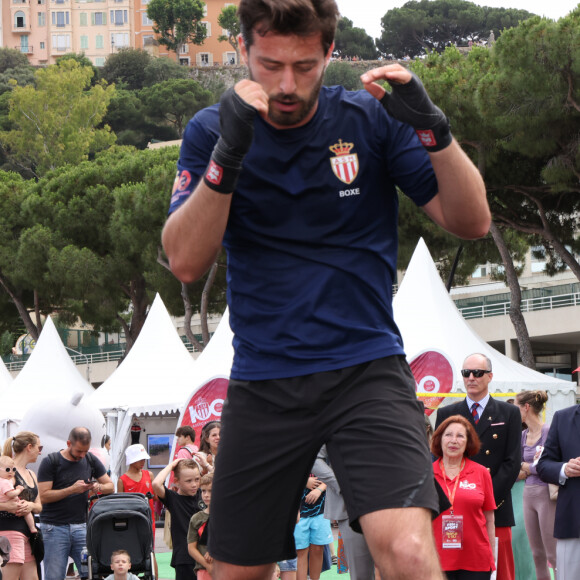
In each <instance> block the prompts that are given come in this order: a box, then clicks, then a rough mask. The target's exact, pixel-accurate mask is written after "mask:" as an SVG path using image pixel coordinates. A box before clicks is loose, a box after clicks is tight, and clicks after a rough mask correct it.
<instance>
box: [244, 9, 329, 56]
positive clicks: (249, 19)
mask: <svg viewBox="0 0 580 580" xmlns="http://www.w3.org/2000/svg"><path fill="white" fill-rule="evenodd" d="M339 16H340V15H339V12H338V7H337V5H336V2H335V0H241V2H240V5H239V6H238V17H239V19H240V30H241V32H242V36H243V38H244V44H245V45H246V47H247V48H249V47H250V46H251V45H252V43H253V40H254V39H253V34H254V32H256V33H258V34H259V35H260V36H264V35H265V34H267V33H268V32H275V33H277V34H282V35H285V34H295V35H296V36H311V35H312V34H316V33H317V32H320V33H321V34H322V48H323V50H324V54H326V53H327V52H328V49H329V48H330V47H331V45H332V43H333V42H334V34H335V32H336V25H337V22H338V18H339Z"/></svg>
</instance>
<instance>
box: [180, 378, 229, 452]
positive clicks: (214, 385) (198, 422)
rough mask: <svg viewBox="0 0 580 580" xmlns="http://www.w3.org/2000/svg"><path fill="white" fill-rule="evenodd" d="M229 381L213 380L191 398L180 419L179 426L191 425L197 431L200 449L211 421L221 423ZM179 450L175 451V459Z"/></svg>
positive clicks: (197, 441) (196, 441)
mask: <svg viewBox="0 0 580 580" xmlns="http://www.w3.org/2000/svg"><path fill="white" fill-rule="evenodd" d="M228 383H229V379H227V378H218V379H212V380H211V381H208V382H207V383H205V384H204V385H203V386H202V387H201V388H200V389H198V390H197V391H196V392H195V393H194V394H193V395H192V397H191V399H190V400H189V402H188V403H187V405H186V406H185V408H184V409H183V411H182V413H181V417H179V421H178V424H177V426H178V427H182V426H184V425H191V426H192V427H193V430H194V431H195V444H196V445H197V446H198V447H199V443H200V440H201V430H202V428H203V426H204V425H205V424H206V423H209V422H210V421H220V420H221V416H222V407H223V404H224V400H225V398H226V393H227V390H228ZM177 451H178V449H174V450H173V458H175V456H176V455H177Z"/></svg>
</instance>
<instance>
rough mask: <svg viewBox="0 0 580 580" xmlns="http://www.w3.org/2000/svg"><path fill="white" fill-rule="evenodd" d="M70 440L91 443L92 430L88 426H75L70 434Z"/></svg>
mask: <svg viewBox="0 0 580 580" xmlns="http://www.w3.org/2000/svg"><path fill="white" fill-rule="evenodd" d="M68 440H69V441H70V442H71V443H80V444H81V445H90V444H91V432H90V431H89V430H88V429H87V428H86V427H73V429H72V430H71V432H70V433H69V434H68Z"/></svg>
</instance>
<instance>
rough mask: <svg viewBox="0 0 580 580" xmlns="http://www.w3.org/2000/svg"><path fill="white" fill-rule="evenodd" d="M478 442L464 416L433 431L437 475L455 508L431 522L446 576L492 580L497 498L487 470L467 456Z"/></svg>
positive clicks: (432, 442)
mask: <svg viewBox="0 0 580 580" xmlns="http://www.w3.org/2000/svg"><path fill="white" fill-rule="evenodd" d="M479 447H480V442H479V438H478V437H477V433H476V432H475V429H474V428H473V427H472V425H471V424H470V423H469V421H467V419H465V418H464V417H462V416H460V415H453V416H452V417H449V418H448V419H446V420H445V421H443V423H441V425H439V427H438V428H437V430H436V431H435V433H434V434H433V439H432V440H431V452H432V453H433V455H435V456H436V457H437V458H438V459H437V460H436V461H435V463H434V464H433V471H434V473H435V478H436V479H437V481H438V482H439V484H440V485H441V487H442V488H443V490H444V491H445V492H446V494H447V497H448V498H449V502H450V503H451V508H449V509H448V510H446V511H444V512H443V513H441V514H440V515H439V517H438V518H436V519H435V520H433V533H434V535H435V545H436V546H437V551H438V552H439V558H440V560H441V567H442V569H443V570H444V571H445V573H446V574H447V578H448V580H489V578H490V575H491V572H492V571H493V570H495V563H494V556H493V554H494V547H493V546H494V543H495V525H494V513H493V511H494V510H495V507H496V506H495V499H494V497H493V486H492V483H491V476H490V475H489V472H488V471H487V469H486V468H485V467H483V466H481V465H479V464H478V463H475V462H474V461H471V459H468V458H469V457H471V456H473V455H476V454H477V452H478V451H479Z"/></svg>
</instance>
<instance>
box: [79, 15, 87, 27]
mask: <svg viewBox="0 0 580 580" xmlns="http://www.w3.org/2000/svg"><path fill="white" fill-rule="evenodd" d="M79 23H80V25H81V26H86V25H87V13H86V12H81V13H80V15H79Z"/></svg>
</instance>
